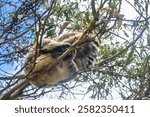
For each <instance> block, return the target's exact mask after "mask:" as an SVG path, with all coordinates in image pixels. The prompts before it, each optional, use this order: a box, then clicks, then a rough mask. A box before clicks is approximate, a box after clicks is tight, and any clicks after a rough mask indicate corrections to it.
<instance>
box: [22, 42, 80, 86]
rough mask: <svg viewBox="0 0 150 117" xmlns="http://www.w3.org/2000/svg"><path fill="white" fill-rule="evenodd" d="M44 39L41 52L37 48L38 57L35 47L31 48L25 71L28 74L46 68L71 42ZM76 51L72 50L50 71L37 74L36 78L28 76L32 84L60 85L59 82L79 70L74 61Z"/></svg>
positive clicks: (27, 56)
mask: <svg viewBox="0 0 150 117" xmlns="http://www.w3.org/2000/svg"><path fill="white" fill-rule="evenodd" d="M47 42H48V41H47V40H44V41H43V43H42V48H41V52H40V54H39V52H38V51H39V50H37V57H36V59H35V60H34V58H35V51H36V50H35V48H33V49H32V50H30V51H29V52H28V53H27V55H26V59H25V68H24V73H25V75H26V76H30V74H33V73H36V72H40V71H41V70H43V69H44V68H46V67H48V65H50V64H51V63H52V62H53V61H55V60H56V59H57V58H58V57H59V56H60V55H61V54H62V53H63V52H64V51H66V49H68V48H69V47H70V44H69V43H60V42H59V43H58V42H56V41H49V43H47ZM74 57H75V53H74V52H72V53H70V54H68V55H66V56H65V57H64V58H63V59H62V60H61V61H59V62H58V63H57V65H56V66H54V67H53V68H51V69H50V70H48V71H45V72H44V73H42V74H40V75H38V76H36V78H32V79H30V78H28V80H29V81H30V83H31V84H33V85H35V86H37V87H50V86H54V85H58V84H59V82H60V83H61V81H63V80H65V79H67V78H68V77H70V76H73V74H74V73H76V72H77V71H78V68H77V66H76V64H75V62H74V61H73V59H74Z"/></svg>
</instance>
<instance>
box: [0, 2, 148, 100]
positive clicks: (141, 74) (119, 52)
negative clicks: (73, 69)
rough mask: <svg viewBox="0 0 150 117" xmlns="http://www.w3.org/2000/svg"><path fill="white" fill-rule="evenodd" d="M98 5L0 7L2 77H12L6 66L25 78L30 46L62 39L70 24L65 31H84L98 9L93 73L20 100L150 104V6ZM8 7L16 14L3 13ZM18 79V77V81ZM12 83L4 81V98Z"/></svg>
mask: <svg viewBox="0 0 150 117" xmlns="http://www.w3.org/2000/svg"><path fill="white" fill-rule="evenodd" d="M99 1H100V0H95V4H94V5H93V6H94V7H93V6H92V3H91V1H90V2H89V1H86V0H75V1H73V0H50V1H48V2H47V1H46V0H44V2H42V1H40V2H39V3H34V1H33V0H32V1H28V0H27V1H26V2H23V3H21V2H19V1H18V2H19V3H18V4H17V5H15V2H12V1H11V2H12V4H8V2H6V3H5V4H4V3H1V2H0V12H1V11H3V12H2V13H1V14H0V15H1V16H0V30H2V31H1V32H0V77H2V76H10V73H14V71H10V73H8V72H7V70H6V69H3V66H5V67H6V66H7V65H8V64H9V65H10V66H13V68H16V66H19V67H18V68H20V69H21V70H20V69H19V70H18V71H17V73H22V69H23V63H22V62H23V59H24V56H25V54H26V52H27V50H29V49H30V47H31V45H35V43H37V40H39V41H40V39H43V38H42V37H44V36H46V37H51V38H53V37H55V36H58V35H59V34H61V33H60V32H59V31H60V29H61V28H62V25H63V23H64V22H66V21H67V22H69V24H68V25H67V26H66V27H65V28H64V30H65V31H85V30H86V29H87V28H88V27H89V26H90V23H91V22H92V21H93V18H94V17H95V15H96V14H93V11H94V10H93V9H94V8H95V9H96V11H99V12H98V17H97V19H96V21H95V25H94V27H93V29H92V33H93V35H95V37H96V39H97V40H98V42H99V46H98V49H99V56H98V57H97V58H96V61H95V64H96V65H95V67H94V68H90V69H85V70H83V71H81V72H80V73H79V74H78V76H77V78H76V79H74V80H72V81H71V82H68V83H67V84H63V85H62V86H57V87H53V88H49V89H40V90H39V89H36V88H35V87H29V88H28V89H26V90H24V92H23V95H22V97H23V98H24V97H26V98H27V99H30V98H31V99H32V97H33V98H35V99H37V98H39V97H40V96H42V95H43V94H46V93H48V92H51V93H50V94H49V97H51V98H52V99H53V98H55V99H76V97H78V98H77V99H83V98H85V97H86V98H92V99H116V98H118V97H119V99H149V97H150V91H149V83H150V70H149V69H150V31H149V26H150V25H149V22H150V17H149V16H150V14H149V11H148V9H149V5H148V1H147V0H134V1H129V0H125V1H121V0H119V1H118V0H103V1H102V0H101V2H99ZM51 2H53V4H52V3H51ZM6 4H7V6H5V5H6ZM124 4H128V7H129V8H132V12H133V11H134V12H135V14H132V15H135V17H134V18H133V17H131V16H128V14H130V13H128V14H125V13H126V12H125V10H126V6H124ZM8 6H9V7H11V8H12V10H10V11H5V10H6V8H8ZM29 6H30V7H29ZM35 6H36V7H35ZM130 17H131V18H130ZM65 31H64V32H65ZM147 32H148V33H147ZM16 63H17V65H16ZM13 70H14V69H13ZM15 73H16V71H15ZM15 73H14V74H13V75H14V76H16V75H19V74H15ZM13 78H14V77H12V79H10V80H8V81H7V80H5V79H3V80H1V81H0V91H1V92H2V93H3V92H5V91H3V89H5V87H9V88H10V87H11V85H13V84H15V82H16V79H13ZM9 81H10V82H9ZM18 82H20V79H19V80H18ZM18 82H16V83H18ZM35 92H36V93H37V94H36V93H35ZM116 93H117V95H116Z"/></svg>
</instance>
